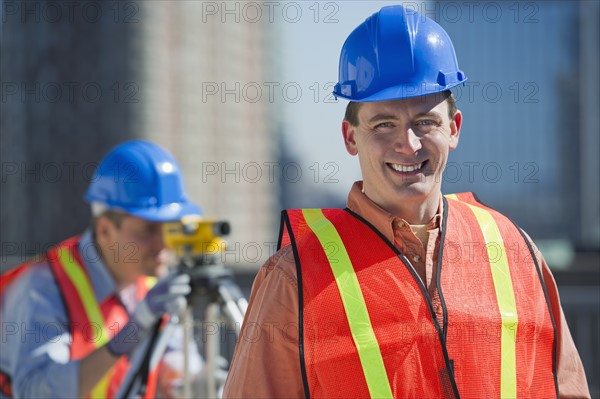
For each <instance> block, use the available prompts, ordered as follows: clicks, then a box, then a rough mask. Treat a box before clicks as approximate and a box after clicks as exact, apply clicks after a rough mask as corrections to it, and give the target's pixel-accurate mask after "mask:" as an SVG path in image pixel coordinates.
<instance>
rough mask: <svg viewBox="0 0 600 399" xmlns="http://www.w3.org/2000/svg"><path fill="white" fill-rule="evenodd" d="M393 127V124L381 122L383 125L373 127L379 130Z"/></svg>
mask: <svg viewBox="0 0 600 399" xmlns="http://www.w3.org/2000/svg"><path fill="white" fill-rule="evenodd" d="M393 126H394V124H393V123H392V122H383V123H380V124H378V125H377V126H375V128H376V129H379V128H386V127H393Z"/></svg>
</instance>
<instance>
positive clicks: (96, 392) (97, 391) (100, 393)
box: [89, 367, 115, 399]
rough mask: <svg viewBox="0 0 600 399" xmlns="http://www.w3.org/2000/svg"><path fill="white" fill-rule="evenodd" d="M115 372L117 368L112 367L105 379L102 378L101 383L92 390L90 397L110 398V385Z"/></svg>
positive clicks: (93, 398) (98, 398)
mask: <svg viewBox="0 0 600 399" xmlns="http://www.w3.org/2000/svg"><path fill="white" fill-rule="evenodd" d="M114 370H115V368H114V367H111V368H110V369H109V370H108V371H107V372H106V374H104V377H102V379H101V380H100V382H98V383H97V384H96V386H95V387H94V388H93V389H92V391H91V392H90V396H89V397H90V398H91V399H96V398H97V399H106V398H107V397H108V384H109V382H110V379H111V378H112V375H113V372H114Z"/></svg>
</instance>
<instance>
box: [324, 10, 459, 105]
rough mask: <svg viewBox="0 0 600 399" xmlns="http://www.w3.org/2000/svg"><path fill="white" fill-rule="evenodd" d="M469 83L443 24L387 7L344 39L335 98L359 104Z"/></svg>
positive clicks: (334, 92)
mask: <svg viewBox="0 0 600 399" xmlns="http://www.w3.org/2000/svg"><path fill="white" fill-rule="evenodd" d="M466 80H467V78H466V76H465V74H464V73H463V72H462V71H461V70H460V69H459V68H458V62H457V60H456V53H455V51H454V46H453V45H452V41H451V40H450V37H449V36H448V34H447V33H446V31H444V29H443V28H442V27H441V26H440V25H438V24H437V23H436V22H435V21H433V20H431V19H430V18H427V17H425V16H423V15H421V14H419V13H418V12H416V11H412V10H407V9H405V8H404V7H402V6H388V7H383V8H382V9H381V10H380V11H378V12H376V13H375V14H373V15H372V16H370V17H369V18H367V20H366V21H365V22H363V23H362V24H360V25H359V26H358V27H357V28H356V29H354V31H353V32H352V33H351V34H350V36H348V38H347V39H346V42H345V43H344V46H343V47H342V52H341V55H340V64H339V81H338V83H337V84H336V85H335V88H334V91H333V94H334V95H335V96H336V97H341V98H345V99H348V100H351V101H358V102H371V101H386V100H397V99H402V98H410V97H417V96H423V95H427V94H433V93H439V92H442V91H445V90H448V89H450V88H452V87H454V86H457V85H459V84H461V83H464V82H465V81H466Z"/></svg>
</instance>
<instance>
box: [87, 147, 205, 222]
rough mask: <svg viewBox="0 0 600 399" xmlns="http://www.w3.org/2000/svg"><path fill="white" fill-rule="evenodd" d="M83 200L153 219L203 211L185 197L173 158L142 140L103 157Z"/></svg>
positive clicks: (171, 217) (178, 169)
mask: <svg viewBox="0 0 600 399" xmlns="http://www.w3.org/2000/svg"><path fill="white" fill-rule="evenodd" d="M85 200H86V201H87V202H89V203H91V204H92V205H95V204H100V206H103V207H105V208H106V209H111V210H119V211H122V212H125V213H127V214H130V215H133V216H137V217H140V218H142V219H146V220H150V221H154V222H169V221H175V220H178V219H180V218H181V217H182V216H185V215H189V214H201V213H202V212H201V210H200V208H199V207H198V206H197V205H196V204H194V203H193V202H191V201H189V200H188V197H187V194H186V193H185V189H184V186H183V177H182V174H181V170H180V168H179V164H178V163H177V161H176V160H175V158H174V157H173V156H172V155H171V154H170V153H168V152H167V151H166V150H164V149H163V148H162V147H160V146H158V145H156V144H154V143H151V142H149V141H144V140H132V141H127V142H125V143H123V144H120V145H118V146H117V147H115V148H114V149H113V150H112V151H110V152H109V153H108V155H106V157H104V159H103V160H102V161H101V162H100V164H99V165H98V168H97V169H96V172H95V174H94V176H93V178H92V181H91V184H90V186H89V188H88V190H87V193H86V194H85Z"/></svg>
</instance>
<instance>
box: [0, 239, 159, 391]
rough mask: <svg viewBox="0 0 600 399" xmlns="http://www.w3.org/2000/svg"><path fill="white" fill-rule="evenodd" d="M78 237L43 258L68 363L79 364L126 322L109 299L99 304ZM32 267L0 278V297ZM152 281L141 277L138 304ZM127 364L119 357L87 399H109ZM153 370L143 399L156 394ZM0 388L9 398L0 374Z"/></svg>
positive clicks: (113, 299)
mask: <svg viewBox="0 0 600 399" xmlns="http://www.w3.org/2000/svg"><path fill="white" fill-rule="evenodd" d="M78 242H79V237H72V238H70V239H68V240H65V241H63V242H62V243H60V244H59V245H57V246H56V247H53V248H52V249H50V250H49V251H48V253H47V254H46V258H47V260H48V263H49V265H50V269H51V271H52V273H53V275H54V277H55V279H56V281H57V283H58V286H59V288H60V292H61V294H62V296H63V299H64V303H65V305H66V310H67V314H68V317H69V326H70V329H71V331H70V332H71V339H72V343H71V359H72V360H79V359H82V358H84V357H86V356H87V355H89V354H91V353H92V352H94V351H95V350H96V349H98V348H100V347H102V346H103V345H105V344H106V343H107V342H108V341H110V340H111V339H112V338H113V337H114V336H115V335H116V334H117V333H118V332H119V331H121V329H122V328H123V327H124V326H125V324H127V321H128V319H129V317H128V315H127V312H126V310H125V309H124V308H123V305H122V304H121V303H120V302H119V301H118V300H117V298H116V297H115V296H114V295H113V296H110V297H109V298H108V299H106V300H105V301H104V302H103V303H101V304H98V303H97V302H96V296H95V294H94V289H93V285H92V282H91V281H90V278H89V275H88V272H87V270H86V268H85V267H84V266H83V262H82V260H81V255H80V253H79V249H78ZM32 264H33V263H23V264H21V265H19V266H17V267H16V268H14V269H12V270H10V271H9V272H7V273H6V274H4V275H3V276H2V279H1V284H0V297H2V295H3V293H4V290H5V289H6V288H7V287H8V286H9V285H10V283H11V282H13V281H15V280H16V279H17V277H18V276H19V275H21V273H23V272H25V271H26V270H27V269H28V267H29V266H31V265H32ZM153 281H154V279H151V278H148V277H141V278H139V279H138V281H137V289H136V295H137V297H138V299H139V300H141V299H142V298H143V297H144V296H145V295H146V293H147V292H148V289H149V287H150V286H151V285H152V283H153ZM128 369H129V361H128V359H127V358H126V357H124V356H123V357H121V358H120V359H119V360H118V361H117V363H116V364H115V365H114V366H113V367H112V368H111V369H110V370H108V371H107V372H106V374H105V375H104V376H103V377H102V379H101V380H100V382H98V384H96V386H95V387H94V388H93V389H92V390H91V391H90V395H89V397H90V398H112V397H114V396H115V395H116V394H117V392H118V390H119V388H120V384H121V382H122V380H123V378H124V377H125V376H126V375H127V371H128ZM156 382H157V370H156V368H155V369H154V370H151V371H150V374H149V378H148V384H147V387H146V392H145V394H144V398H153V397H154V396H155V392H156ZM0 385H1V389H2V392H3V393H4V394H5V395H6V396H12V387H11V384H10V376H8V375H6V374H4V373H0Z"/></svg>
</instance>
